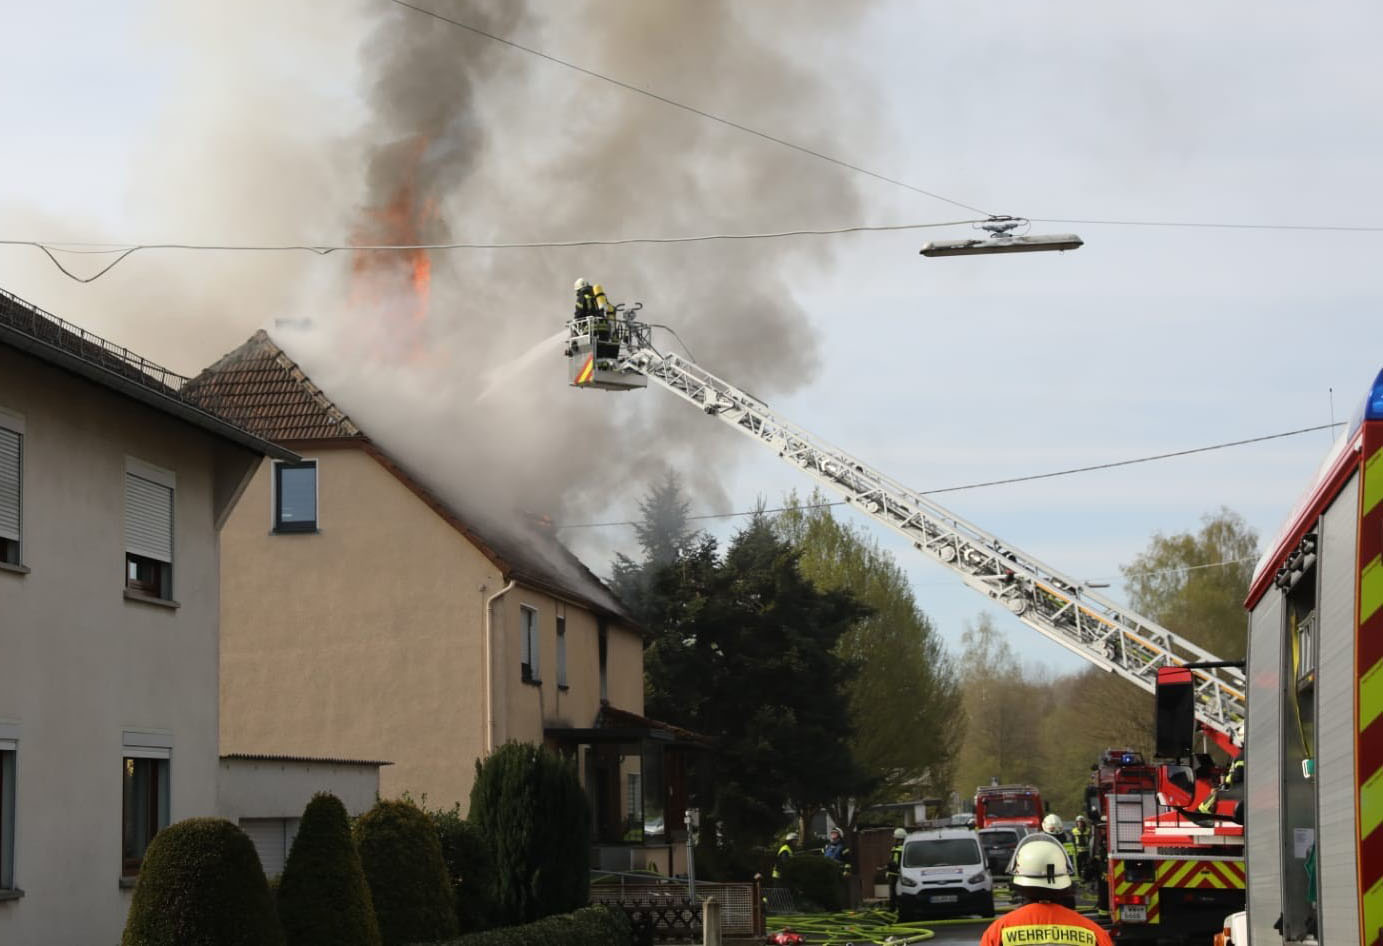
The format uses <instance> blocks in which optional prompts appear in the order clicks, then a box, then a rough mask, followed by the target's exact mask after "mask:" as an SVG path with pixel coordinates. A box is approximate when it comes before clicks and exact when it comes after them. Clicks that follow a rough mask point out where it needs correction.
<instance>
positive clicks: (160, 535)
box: [125, 457, 175, 599]
mask: <svg viewBox="0 0 1383 946" xmlns="http://www.w3.org/2000/svg"><path fill="white" fill-rule="evenodd" d="M174 485H175V481H174V478H173V474H172V473H170V472H169V471H167V470H160V469H159V468H158V467H155V466H150V465H149V464H147V463H141V462H140V461H138V460H135V459H132V458H129V457H127V458H126V459H125V587H126V589H128V590H130V591H133V592H136V593H138V594H142V595H148V596H149V597H151V598H163V599H172V597H173V489H174Z"/></svg>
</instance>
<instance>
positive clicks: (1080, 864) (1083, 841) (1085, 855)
mask: <svg viewBox="0 0 1383 946" xmlns="http://www.w3.org/2000/svg"><path fill="white" fill-rule="evenodd" d="M1071 840H1072V841H1074V842H1075V845H1076V879H1077V880H1085V879H1087V877H1086V875H1087V874H1089V873H1090V822H1088V821H1086V820H1085V815H1076V823H1075V824H1074V825H1073V826H1072V827H1071Z"/></svg>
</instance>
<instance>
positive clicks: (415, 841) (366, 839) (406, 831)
mask: <svg viewBox="0 0 1383 946" xmlns="http://www.w3.org/2000/svg"><path fill="white" fill-rule="evenodd" d="M354 835H355V843H356V847H358V848H359V850H360V863H361V866H362V867H364V869H365V880H366V882H367V883H368V884H369V886H370V897H371V899H372V900H373V901H374V907H375V918H376V919H377V920H378V921H379V934H380V939H381V940H382V941H383V944H384V946H405V944H408V943H426V942H432V941H434V940H439V939H446V938H447V937H449V936H455V935H456V907H455V901H454V900H453V898H452V892H451V880H450V878H449V877H448V876H447V866H446V864H445V863H444V862H443V861H442V845H441V842H440V841H438V840H437V831H436V829H435V828H433V826H432V821H431V819H429V818H428V816H427V815H425V814H424V813H423V812H422V811H421V810H420V809H419V808H418V807H417V806H416V805H414V804H413V803H412V802H408V801H381V802H378V803H377V804H376V805H375V806H374V807H373V808H371V809H370V810H369V811H367V812H365V814H364V815H362V816H361V817H360V820H359V821H357V822H356V823H355V828H354Z"/></svg>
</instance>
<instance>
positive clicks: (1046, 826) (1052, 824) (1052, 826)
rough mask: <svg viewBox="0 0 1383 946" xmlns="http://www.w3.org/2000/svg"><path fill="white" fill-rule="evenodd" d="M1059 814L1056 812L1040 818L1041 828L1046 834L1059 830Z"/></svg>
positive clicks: (1055, 832)
mask: <svg viewBox="0 0 1383 946" xmlns="http://www.w3.org/2000/svg"><path fill="white" fill-rule="evenodd" d="M1061 827H1062V826H1061V816H1060V815H1058V814H1057V813H1056V812H1052V813H1051V814H1050V815H1048V816H1047V817H1045V818H1043V819H1042V830H1043V831H1046V832H1047V833H1048V834H1057V833H1058V832H1060V831H1061Z"/></svg>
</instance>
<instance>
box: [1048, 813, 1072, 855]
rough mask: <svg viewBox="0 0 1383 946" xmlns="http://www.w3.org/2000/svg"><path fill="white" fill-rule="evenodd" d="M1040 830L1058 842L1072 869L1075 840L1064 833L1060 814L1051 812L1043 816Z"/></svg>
mask: <svg viewBox="0 0 1383 946" xmlns="http://www.w3.org/2000/svg"><path fill="white" fill-rule="evenodd" d="M1042 830H1043V831H1045V832H1046V833H1047V834H1050V835H1051V836H1052V837H1054V838H1056V842H1057V843H1058V844H1060V845H1061V849H1062V850H1063V851H1065V852H1066V858H1067V860H1069V861H1070V862H1071V866H1072V869H1074V868H1075V864H1076V842H1075V840H1074V839H1073V838H1072V837H1071V835H1069V834H1067V833H1066V826H1065V825H1064V824H1063V823H1062V821H1061V815H1058V814H1057V813H1056V812H1052V813H1051V814H1049V815H1047V817H1045V818H1043V819H1042Z"/></svg>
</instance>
